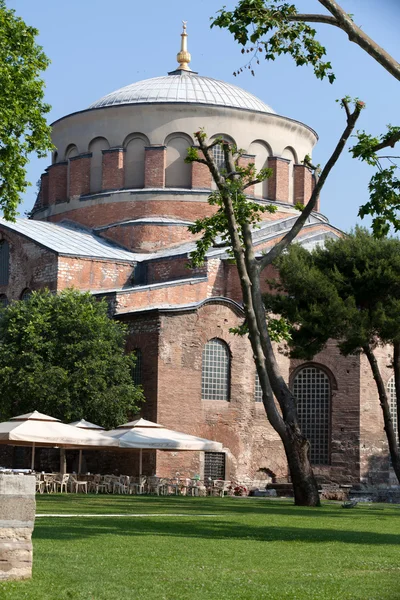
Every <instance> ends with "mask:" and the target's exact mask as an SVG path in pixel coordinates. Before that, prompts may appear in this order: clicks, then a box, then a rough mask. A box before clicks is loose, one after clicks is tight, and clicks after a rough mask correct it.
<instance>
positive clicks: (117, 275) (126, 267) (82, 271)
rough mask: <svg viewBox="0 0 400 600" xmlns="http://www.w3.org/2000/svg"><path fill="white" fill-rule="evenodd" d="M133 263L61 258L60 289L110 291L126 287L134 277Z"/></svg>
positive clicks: (59, 262) (59, 268) (59, 270)
mask: <svg viewBox="0 0 400 600" xmlns="http://www.w3.org/2000/svg"><path fill="white" fill-rule="evenodd" d="M133 267H134V265H133V263H132V264H129V263H123V262H121V263H118V262H115V261H106V260H95V259H83V258H74V257H68V256H60V257H59V261H58V287H57V289H59V290H62V289H65V288H70V287H74V288H76V289H77V290H91V291H95V290H110V289H114V288H120V287H123V286H124V285H126V284H127V283H128V282H129V281H130V279H131V276H132V272H133Z"/></svg>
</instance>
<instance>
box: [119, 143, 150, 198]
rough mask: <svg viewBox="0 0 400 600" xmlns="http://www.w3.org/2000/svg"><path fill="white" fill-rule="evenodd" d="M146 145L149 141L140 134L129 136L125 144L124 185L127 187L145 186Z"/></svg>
mask: <svg viewBox="0 0 400 600" xmlns="http://www.w3.org/2000/svg"><path fill="white" fill-rule="evenodd" d="M146 145H147V146H148V145H149V144H148V142H146V141H145V139H144V138H142V137H139V136H137V137H136V136H132V137H131V138H130V139H129V138H128V139H127V142H126V143H125V144H124V146H125V156H124V171H125V180H124V187H126V188H142V187H144V153H145V150H144V149H145V147H146Z"/></svg>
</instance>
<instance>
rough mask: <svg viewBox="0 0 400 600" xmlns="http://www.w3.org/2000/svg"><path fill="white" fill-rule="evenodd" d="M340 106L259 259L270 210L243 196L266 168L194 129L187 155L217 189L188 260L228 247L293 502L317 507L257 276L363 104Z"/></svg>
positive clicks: (287, 239) (306, 211)
mask: <svg viewBox="0 0 400 600" xmlns="http://www.w3.org/2000/svg"><path fill="white" fill-rule="evenodd" d="M342 105H343V107H344V108H345V111H346V119H347V125H346V128H345V129H344V131H343V133H342V135H341V136H340V139H339V142H338V144H337V146H336V148H335V150H334V151H333V153H332V156H331V157H330V159H329V160H328V162H327V164H326V165H325V167H324V168H323V169H322V171H321V175H320V177H319V179H318V181H317V183H316V186H315V188H314V190H313V192H312V195H311V198H310V200H309V202H308V204H307V205H306V206H305V207H302V209H303V210H302V211H301V213H300V215H299V217H298V218H297V220H296V222H295V223H294V225H293V227H292V229H291V230H290V231H289V232H288V233H287V234H286V235H285V236H284V237H283V238H282V239H281V240H280V241H279V242H278V243H277V244H276V245H275V246H274V247H273V248H271V249H270V250H269V251H268V252H267V253H266V254H265V255H264V256H262V257H261V258H257V257H256V255H255V252H254V248H253V242H252V235H251V228H252V226H254V225H256V223H257V222H258V221H259V220H260V218H261V213H262V212H265V211H269V212H273V211H274V210H275V208H274V207H269V206H266V207H265V206H264V207H261V206H260V205H259V204H258V203H257V202H251V201H249V200H248V198H247V197H246V188H248V187H250V186H252V185H254V184H256V183H258V182H260V181H263V180H264V179H266V178H267V177H268V176H269V175H270V170H269V169H263V170H261V171H260V172H259V173H256V170H255V166H254V164H252V163H251V164H249V165H248V166H247V167H245V168H244V167H241V166H240V157H241V155H242V154H243V151H241V150H238V149H237V148H236V147H235V146H233V145H231V144H229V143H228V142H226V141H224V140H222V139H217V140H215V141H213V142H212V143H208V142H207V136H206V134H205V133H204V132H203V131H198V132H197V133H195V137H196V139H197V141H198V144H199V147H200V151H201V155H200V153H199V151H198V150H197V149H196V148H191V149H189V152H188V157H187V159H186V161H187V162H200V163H203V164H205V165H207V166H208V168H209V169H210V171H211V174H212V176H213V178H214V181H215V183H216V185H217V190H216V191H215V192H213V193H212V194H211V195H210V197H209V203H210V204H212V205H214V206H216V207H217V209H216V212H215V213H214V214H213V215H212V216H210V217H205V218H204V219H199V220H198V221H196V223H195V224H194V225H193V226H191V227H189V229H190V230H191V232H192V233H200V232H202V233H203V237H202V239H201V240H200V241H198V242H197V250H196V251H195V252H194V253H193V254H192V264H193V266H197V265H199V264H201V263H202V262H203V261H204V259H205V256H206V252H207V250H208V249H209V248H210V247H211V246H212V244H213V241H214V239H215V237H216V236H218V235H220V236H221V237H222V239H223V240H224V241H225V242H226V243H227V245H228V247H229V248H230V250H231V253H232V255H233V257H234V259H235V262H236V266H237V269H238V273H239V278H240V284H241V289H242V295H243V304H244V312H245V317H246V321H245V325H244V327H242V328H240V331H239V333H245V332H248V335H249V340H250V343H251V346H252V350H253V354H254V360H255V363H256V368H257V373H258V376H259V380H260V385H261V389H262V393H263V403H264V407H265V411H266V414H267V417H268V419H269V421H270V423H271V425H272V427H273V428H274V429H275V431H276V432H277V433H278V435H279V436H280V438H281V440H282V443H283V446H284V449H285V452H286V457H287V461H288V466H289V471H290V475H291V479H292V483H293V489H294V497H295V503H296V504H298V505H308V506H318V505H319V503H320V501H319V494H318V488H317V484H316V481H315V478H314V475H313V471H312V468H311V464H310V460H309V442H308V440H307V439H306V438H305V437H304V436H303V435H302V433H301V430H300V427H299V422H298V416H297V410H296V401H295V398H294V396H293V394H292V393H291V391H290V389H289V387H288V386H287V384H286V382H285V380H284V379H283V377H282V375H281V373H280V371H279V367H278V363H277V360H276V357H275V354H274V350H273V346H272V340H271V332H272V333H273V334H274V336H275V334H276V333H277V332H278V334H279V330H280V327H279V322H278V327H277V322H276V321H274V322H273V323H270V324H269V327H268V324H267V321H266V316H265V308H264V304H263V298H262V294H261V285H260V277H261V274H262V272H263V270H264V269H265V268H266V267H267V266H268V265H269V264H271V263H272V261H273V260H274V259H275V258H276V257H277V256H279V254H280V253H282V252H283V250H284V249H285V248H287V246H288V245H289V244H290V243H291V241H292V240H293V239H294V238H295V237H296V235H297V234H298V233H299V231H300V230H301V228H302V227H303V225H304V223H305V222H306V220H307V218H308V216H309V215H310V213H311V211H312V210H313V208H314V207H315V204H316V202H317V199H318V197H319V194H320V191H321V189H322V187H323V185H324V182H325V181H326V178H327V177H328V175H329V173H330V171H331V169H332V168H333V166H334V164H335V163H336V161H337V160H338V158H339V156H340V154H341V152H342V150H343V148H344V147H345V144H346V142H347V140H348V138H349V136H350V135H351V133H352V131H353V129H354V126H355V123H356V121H357V119H358V117H359V115H360V112H361V110H362V108H363V103H362V102H359V101H356V102H355V106H354V110H353V111H351V109H350V106H349V103H348V101H347V100H346V99H344V100H343V102H342ZM217 145H219V146H220V147H221V148H222V151H223V155H224V163H225V164H224V168H223V169H218V167H217V165H216V162H215V160H214V156H213V152H212V149H213V147H214V146H217ZM274 395H275V397H276V399H277V402H278V405H279V409H278V407H277V406H276V403H275V398H274Z"/></svg>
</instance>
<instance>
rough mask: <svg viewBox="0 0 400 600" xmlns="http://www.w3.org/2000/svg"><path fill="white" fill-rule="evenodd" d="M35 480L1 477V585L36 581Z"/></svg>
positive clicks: (8, 475)
mask: <svg viewBox="0 0 400 600" xmlns="http://www.w3.org/2000/svg"><path fill="white" fill-rule="evenodd" d="M35 509H36V502H35V477H34V476H33V475H11V474H1V473H0V581H6V580H10V579H29V578H30V577H32V539H31V537H32V530H33V525H34V521H35Z"/></svg>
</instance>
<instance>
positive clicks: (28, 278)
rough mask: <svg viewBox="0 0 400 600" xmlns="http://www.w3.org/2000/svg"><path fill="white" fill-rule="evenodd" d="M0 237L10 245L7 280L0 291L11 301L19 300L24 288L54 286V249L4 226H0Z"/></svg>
mask: <svg viewBox="0 0 400 600" xmlns="http://www.w3.org/2000/svg"><path fill="white" fill-rule="evenodd" d="M0 240H6V241H7V242H8V243H9V245H10V276H9V283H8V285H2V286H0V294H6V296H7V298H8V300H9V301H11V300H19V299H20V297H21V293H22V292H23V291H24V290H25V289H27V288H28V289H30V290H38V289H41V288H48V289H50V290H55V289H56V288H57V255H56V254H55V253H54V252H51V251H50V250H46V249H45V248H42V247H41V246H39V245H38V244H35V243H34V242H31V241H30V240H28V239H26V238H24V237H22V236H20V235H18V234H17V233H14V232H11V231H9V230H6V229H1V230H0Z"/></svg>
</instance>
